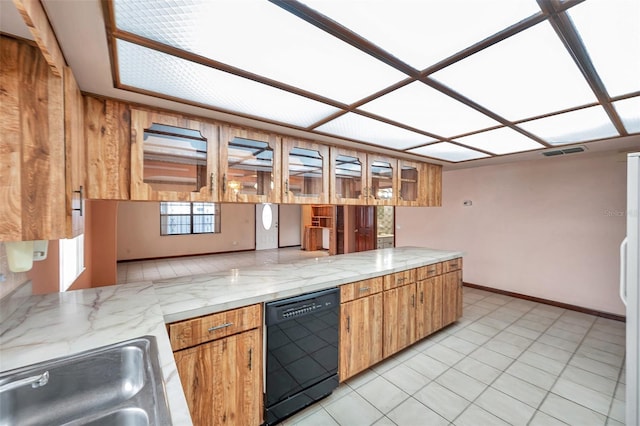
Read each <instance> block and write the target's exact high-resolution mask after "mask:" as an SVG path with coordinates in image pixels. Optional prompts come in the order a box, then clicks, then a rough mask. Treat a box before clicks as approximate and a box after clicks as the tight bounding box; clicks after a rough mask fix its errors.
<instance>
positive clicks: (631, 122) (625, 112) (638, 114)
mask: <svg viewBox="0 0 640 426" xmlns="http://www.w3.org/2000/svg"><path fill="white" fill-rule="evenodd" d="M613 106H614V107H615V109H616V111H617V112H618V114H619V115H620V118H621V119H622V123H623V124H624V128H625V129H627V132H629V133H638V132H640V96H636V97H635V98H629V99H624V100H622V101H618V102H614V103H613Z"/></svg>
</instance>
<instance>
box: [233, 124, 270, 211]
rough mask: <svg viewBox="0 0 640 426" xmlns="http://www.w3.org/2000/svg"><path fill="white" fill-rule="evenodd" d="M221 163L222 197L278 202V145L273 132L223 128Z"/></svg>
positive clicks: (241, 200) (251, 201)
mask: <svg viewBox="0 0 640 426" xmlns="http://www.w3.org/2000/svg"><path fill="white" fill-rule="evenodd" d="M223 129H224V130H223V132H222V134H223V139H222V149H221V152H220V162H221V164H220V166H221V172H222V177H221V178H222V182H221V185H222V186H221V190H222V199H223V200H224V201H230V202H249V203H267V202H269V203H277V202H280V197H279V196H278V194H279V193H280V176H279V162H278V161H277V159H278V158H279V157H280V146H279V145H278V144H277V143H276V138H275V136H274V135H272V134H268V133H262V132H254V131H250V130H244V129H236V128H232V127H226V128H223Z"/></svg>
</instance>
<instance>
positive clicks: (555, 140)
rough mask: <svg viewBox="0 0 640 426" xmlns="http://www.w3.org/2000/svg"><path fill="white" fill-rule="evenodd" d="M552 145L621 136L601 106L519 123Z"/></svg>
mask: <svg viewBox="0 0 640 426" xmlns="http://www.w3.org/2000/svg"><path fill="white" fill-rule="evenodd" d="M518 126H519V127H522V128H523V129H525V130H527V131H529V132H531V133H533V134H534V135H536V136H539V137H540V138H541V139H544V140H545V141H547V142H549V143H550V144H552V145H564V144H568V143H574V142H586V141H590V140H594V139H602V138H607V137H612V136H619V134H618V131H617V130H616V128H615V127H614V126H613V123H611V120H609V117H608V116H607V114H606V113H605V111H604V109H603V108H602V107H601V106H594V107H590V108H583V109H579V110H576V111H571V112H566V113H563V114H558V115H552V116H550V117H545V118H540V119H538V120H533V121H527V122H525V123H520V124H518Z"/></svg>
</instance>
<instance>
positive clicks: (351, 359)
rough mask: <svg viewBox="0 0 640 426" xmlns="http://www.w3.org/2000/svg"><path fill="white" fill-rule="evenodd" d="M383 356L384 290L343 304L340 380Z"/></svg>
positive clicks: (341, 313)
mask: <svg viewBox="0 0 640 426" xmlns="http://www.w3.org/2000/svg"><path fill="white" fill-rule="evenodd" d="M381 360H382V293H378V294H374V295H372V296H367V297H363V298H360V299H356V300H353V301H350V302H346V303H342V304H341V305H340V364H339V366H338V371H339V373H340V381H344V380H346V379H348V378H349V377H352V376H354V375H356V374H358V373H359V372H361V371H364V370H366V369H367V368H369V367H370V366H372V365H374V364H376V363H378V362H379V361H381Z"/></svg>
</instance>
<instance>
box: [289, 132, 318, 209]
mask: <svg viewBox="0 0 640 426" xmlns="http://www.w3.org/2000/svg"><path fill="white" fill-rule="evenodd" d="M282 144H283V156H282V179H283V182H282V187H283V188H282V201H283V202H285V203H300V204H324V203H327V202H328V201H329V147H327V146H325V145H321V144H317V143H313V142H306V141H299V140H295V139H292V138H284V139H283V142H282Z"/></svg>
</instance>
